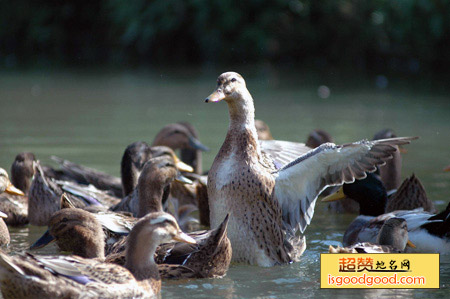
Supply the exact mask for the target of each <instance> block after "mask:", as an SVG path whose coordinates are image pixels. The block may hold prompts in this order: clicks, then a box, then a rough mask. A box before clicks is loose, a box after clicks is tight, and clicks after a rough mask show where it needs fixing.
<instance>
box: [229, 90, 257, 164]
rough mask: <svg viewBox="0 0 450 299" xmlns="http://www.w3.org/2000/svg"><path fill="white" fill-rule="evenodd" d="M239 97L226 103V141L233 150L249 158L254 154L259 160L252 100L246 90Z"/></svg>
mask: <svg viewBox="0 0 450 299" xmlns="http://www.w3.org/2000/svg"><path fill="white" fill-rule="evenodd" d="M241 96H242V98H241V99H239V100H235V101H229V102H227V104H228V110H229V114H230V126H229V128H228V133H227V137H226V141H228V142H229V143H230V145H231V146H232V149H233V150H238V151H240V152H243V153H247V154H250V156H252V155H254V154H256V155H257V156H258V158H259V157H260V155H261V150H260V148H259V144H258V134H257V132H256V127H255V107H254V105H253V98H252V96H251V95H250V93H249V92H248V90H245V93H244V94H243V95H241Z"/></svg>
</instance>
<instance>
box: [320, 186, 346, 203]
mask: <svg viewBox="0 0 450 299" xmlns="http://www.w3.org/2000/svg"><path fill="white" fill-rule="evenodd" d="M346 197H347V196H346V195H345V194H344V187H342V186H341V187H339V190H338V191H336V193H333V194H330V195H328V196H325V197H324V198H322V202H330V201H336V200H341V199H344V198H346Z"/></svg>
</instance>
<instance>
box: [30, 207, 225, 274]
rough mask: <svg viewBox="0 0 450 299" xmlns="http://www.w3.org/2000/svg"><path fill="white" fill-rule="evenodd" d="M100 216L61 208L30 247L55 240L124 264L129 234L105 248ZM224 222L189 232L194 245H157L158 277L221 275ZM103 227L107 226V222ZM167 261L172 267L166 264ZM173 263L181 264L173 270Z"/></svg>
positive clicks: (73, 249) (76, 250)
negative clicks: (208, 228) (209, 228)
mask: <svg viewBox="0 0 450 299" xmlns="http://www.w3.org/2000/svg"><path fill="white" fill-rule="evenodd" d="M100 218H101V217H100ZM100 218H99V216H98V214H92V213H89V212H87V211H85V210H82V209H77V208H66V209H62V210H60V211H58V212H56V213H55V214H53V216H52V217H51V218H50V221H49V224H48V230H47V231H46V232H45V233H44V234H43V235H42V236H41V237H40V238H39V240H37V241H36V242H35V243H34V244H33V245H32V246H31V247H30V249H38V248H42V247H44V246H46V245H48V244H50V243H51V242H56V244H57V245H58V247H59V249H60V250H62V251H67V252H70V253H72V254H75V255H77V256H80V257H83V258H96V259H98V260H100V261H106V262H108V263H115V264H119V265H122V266H123V265H124V264H125V257H126V255H125V252H126V251H125V248H126V244H127V242H128V241H127V240H128V238H129V237H124V238H122V239H121V240H120V241H119V242H117V243H115V244H114V245H113V246H112V248H111V250H105V248H107V246H106V244H105V237H104V234H103V231H104V229H105V226H104V225H105V222H104V221H103V220H104V219H100ZM227 221H228V218H227V219H225V220H224V222H223V223H222V224H221V226H219V228H218V229H216V230H212V231H201V232H195V233H191V234H189V236H190V237H192V238H193V239H194V240H195V241H196V244H191V245H190V246H184V243H182V242H170V243H165V244H161V245H160V246H158V248H157V249H156V252H155V255H154V258H155V261H156V263H157V264H158V268H159V270H160V275H161V277H162V278H170V279H173V278H177V279H179V278H211V277H222V276H224V275H225V274H226V272H227V270H228V267H229V264H230V261H231V251H230V249H231V245H230V244H229V240H228V238H227V235H226V229H227ZM106 226H107V229H109V228H110V223H109V224H106ZM113 229H114V228H113ZM131 230H132V229H131ZM105 253H106V255H105ZM168 264H169V265H171V266H169V267H167V265H168ZM175 265H183V266H182V267H178V270H176V268H175V267H176V266H175Z"/></svg>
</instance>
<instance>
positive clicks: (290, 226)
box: [205, 72, 414, 267]
mask: <svg viewBox="0 0 450 299" xmlns="http://www.w3.org/2000/svg"><path fill="white" fill-rule="evenodd" d="M222 100H224V101H225V102H226V103H227V104H228V109H229V115H230V126H229V128H228V133H227V135H226V138H225V141H224V143H223V145H222V147H221V149H220V150H219V153H218V154H217V156H216V158H215V159H214V162H213V165H212V167H211V170H210V171H209V174H208V197H209V205H210V218H211V225H212V227H217V226H218V225H219V223H220V222H221V221H222V220H223V219H224V218H225V215H226V214H227V213H230V220H229V224H228V237H229V239H230V241H231V245H232V248H233V261H236V262H247V263H250V264H256V265H260V266H266V267H270V266H274V265H277V264H286V263H290V262H292V261H293V260H297V258H298V256H299V255H300V254H301V253H302V250H304V247H305V246H304V244H300V243H297V244H295V243H296V242H294V241H298V238H294V236H295V233H296V231H297V230H300V231H301V232H302V233H303V232H304V230H305V229H306V226H307V225H309V224H310V222H311V219H312V217H313V213H314V206H315V203H316V199H317V196H318V195H319V194H320V192H321V191H322V190H323V189H324V188H325V187H327V186H331V185H339V184H342V183H344V182H352V181H353V180H354V179H355V178H357V179H361V178H364V177H365V176H366V171H375V169H376V166H377V165H381V164H383V163H384V162H385V161H386V160H387V159H389V158H391V153H392V152H393V151H394V150H395V148H394V147H393V145H399V144H407V143H409V142H410V140H412V139H414V138H394V139H385V140H377V141H366V140H363V141H360V142H355V143H351V144H345V145H341V146H338V145H335V144H332V143H326V144H323V145H321V146H319V147H317V148H316V149H314V150H311V151H309V152H307V153H306V154H303V155H299V157H298V158H297V159H294V160H293V161H291V162H289V163H287V164H281V165H280V161H277V159H276V158H275V157H273V156H268V155H264V156H263V153H262V151H261V148H260V144H259V143H258V136H257V132H256V128H255V109H254V106H253V98H252V96H251V95H250V93H249V91H248V90H247V88H246V84H245V81H244V79H243V78H242V76H241V75H239V74H237V73H234V72H227V73H224V74H222V75H220V76H219V78H218V79H217V88H216V90H215V91H214V92H213V93H212V94H211V95H210V96H209V97H207V98H206V100H205V101H206V102H207V103H208V102H212V103H214V102H219V101H222Z"/></svg>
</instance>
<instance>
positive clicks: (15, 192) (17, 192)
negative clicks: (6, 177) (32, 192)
mask: <svg viewBox="0 0 450 299" xmlns="http://www.w3.org/2000/svg"><path fill="white" fill-rule="evenodd" d="M5 192H7V193H9V194H13V195H22V196H25V193H23V192H22V190H19V189H17V188H16V187H14V185H13V184H12V183H11V182H8V186H7V187H6V190H5Z"/></svg>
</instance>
